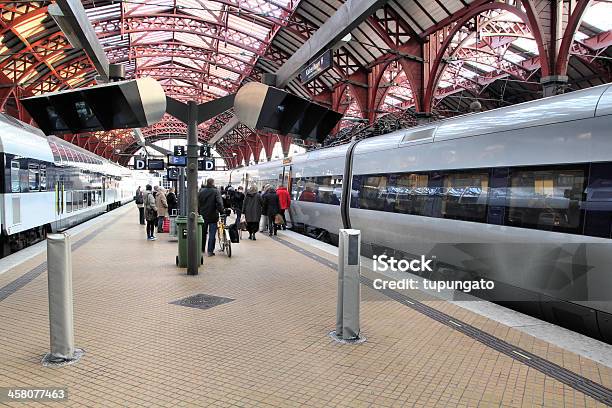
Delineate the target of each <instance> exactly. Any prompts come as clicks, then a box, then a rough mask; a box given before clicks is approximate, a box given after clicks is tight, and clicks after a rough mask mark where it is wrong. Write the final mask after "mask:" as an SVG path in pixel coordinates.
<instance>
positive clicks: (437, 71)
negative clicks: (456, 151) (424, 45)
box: [423, 2, 542, 109]
mask: <svg viewBox="0 0 612 408" xmlns="http://www.w3.org/2000/svg"><path fill="white" fill-rule="evenodd" d="M488 10H504V11H507V12H510V13H512V14H514V15H516V16H517V17H519V18H520V19H521V20H522V21H523V22H524V23H526V24H528V25H529V27H530V29H531V30H532V33H534V29H533V27H532V25H531V23H530V21H529V18H528V16H527V14H526V13H524V12H523V11H521V10H520V9H518V8H516V7H514V6H511V5H509V4H507V3H498V2H493V3H485V4H481V5H479V6H478V7H474V8H473V9H471V10H470V12H469V13H467V14H465V15H464V16H463V17H462V18H460V19H459V20H457V22H456V24H455V25H454V26H453V27H452V28H450V30H448V32H447V33H446V36H445V38H444V40H443V41H442V44H441V45H440V47H439V48H438V50H437V53H436V56H435V58H434V61H433V64H432V65H431V70H430V80H429V82H428V83H427V86H426V88H425V94H424V100H423V104H424V105H425V107H426V108H427V109H430V108H431V106H432V101H433V97H434V92H435V90H436V88H437V87H438V83H439V82H440V77H441V75H442V71H443V69H444V66H443V64H442V60H443V58H444V55H445V54H446V50H447V49H448V48H449V46H450V45H451V42H452V41H453V38H454V37H455V34H457V32H459V30H460V29H461V28H462V27H463V26H464V25H465V24H466V23H467V22H468V21H469V20H470V19H471V18H473V17H475V16H478V15H479V14H481V13H483V12H485V11H488ZM535 35H536V33H534V37H535ZM536 41H537V40H536ZM540 58H542V55H540Z"/></svg>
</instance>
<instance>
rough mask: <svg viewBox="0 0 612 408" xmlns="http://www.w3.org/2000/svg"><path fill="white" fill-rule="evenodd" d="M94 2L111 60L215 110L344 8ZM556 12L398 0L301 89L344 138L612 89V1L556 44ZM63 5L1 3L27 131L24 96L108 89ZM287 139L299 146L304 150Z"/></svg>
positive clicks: (242, 142)
mask: <svg viewBox="0 0 612 408" xmlns="http://www.w3.org/2000/svg"><path fill="white" fill-rule="evenodd" d="M82 3H83V5H84V7H85V8H86V12H87V14H88V17H89V19H90V21H91V22H92V24H93V26H94V28H95V31H96V33H97V36H98V38H99V41H100V42H101V44H102V46H103V47H104V49H105V51H106V54H107V56H108V58H109V60H110V61H111V62H113V63H122V64H124V65H125V66H126V68H127V75H128V77H130V78H131V77H140V76H153V77H155V78H157V79H158V80H159V81H160V82H161V83H162V85H163V86H164V88H165V90H166V92H167V94H168V95H170V96H173V97H175V98H177V99H181V100H197V101H198V102H204V101H208V100H211V99H214V98H217V97H220V96H223V95H226V94H228V93H232V92H235V91H236V90H237V89H238V88H239V86H240V85H241V84H242V83H244V82H246V81H254V80H255V81H258V80H261V75H262V74H263V73H266V72H272V73H274V72H276V70H277V69H278V68H279V67H280V66H281V65H282V64H283V63H284V62H285V61H286V60H287V59H288V58H289V57H290V56H291V55H293V54H294V53H295V52H296V50H297V49H299V48H300V47H301V46H302V45H303V44H304V43H305V42H306V41H308V39H309V38H310V37H311V35H312V34H313V33H314V32H315V31H316V30H317V29H318V28H319V27H320V26H321V25H322V24H323V23H324V22H325V21H326V20H327V19H328V18H329V17H330V16H331V15H332V14H333V13H334V12H335V11H336V10H337V9H338V8H339V7H340V6H341V5H342V3H343V2H342V1H338V0H301V1H300V0H273V1H263V0H217V1H212V0H210V1H209V0H124V1H110V0H85V1H83V2H82ZM551 3H553V2H550V1H548V0H522V1H519V0H508V1H503V2H497V1H490V0H390V1H388V2H387V3H386V4H385V5H384V6H383V7H382V8H380V9H378V10H377V11H376V12H375V13H374V14H373V15H372V16H371V17H369V18H368V19H367V20H366V21H364V22H363V23H361V24H360V25H359V26H357V27H356V28H354V30H353V31H352V33H351V39H350V41H349V42H348V43H346V44H344V45H343V46H342V47H340V48H339V49H337V50H336V51H335V52H334V68H333V69H331V70H329V71H327V72H326V73H324V74H323V75H321V76H319V77H318V78H317V79H315V80H314V81H312V82H310V83H308V84H302V83H300V81H299V79H295V80H293V81H292V82H291V83H290V84H289V85H288V89H289V90H290V91H291V92H293V93H296V94H298V95H301V96H303V97H306V98H312V99H315V100H317V101H319V102H320V103H323V104H327V105H330V106H331V107H332V108H334V109H336V110H339V111H341V112H342V113H344V114H345V117H346V120H343V121H342V122H341V124H340V126H339V129H338V130H340V129H343V128H351V127H354V126H364V123H365V124H372V123H375V122H376V121H378V120H381V119H384V117H385V116H386V115H389V114H393V115H395V116H398V115H399V116H402V115H404V116H406V115H408V116H410V115H414V114H415V113H426V114H430V115H434V116H435V117H447V116H451V115H455V114H460V113H465V112H467V111H468V110H469V106H470V104H471V103H472V102H473V101H474V100H478V101H479V102H480V103H481V105H482V108H483V109H491V108H495V107H499V106H505V105H508V104H513V103H518V102H522V101H526V100H530V99H534V98H538V97H541V96H542V87H541V86H540V84H539V82H540V79H541V78H542V77H543V76H547V75H555V74H559V72H561V73H562V74H565V75H567V76H568V77H569V82H568V84H567V87H568V88H569V89H570V90H572V89H580V88H585V87H589V86H594V85H598V84H602V83H606V82H609V81H610V79H611V65H610V58H612V55H610V54H611V51H610V49H609V45H610V44H612V22H611V21H612V20H611V19H610V15H612V4H611V3H610V2H608V1H584V2H582V1H581V0H577V1H576V0H572V1H566V2H563V4H564V7H565V9H564V10H562V11H561V12H560V14H557V15H559V16H562V17H561V18H563V21H564V29H565V28H566V27H567V29H566V30H565V31H562V32H561V33H560V34H559V35H558V36H557V38H556V40H555V38H553V37H551V36H550V35H547V32H549V31H550V30H549V28H550V27H549V26H548V25H550V21H549V20H550V19H549V18H548V14H551V13H552V14H551V15H554V13H555V11H554V10H552V11H551V10H548V9H546V4H548V5H549V7H550V4H551ZM49 4H50V2H47V1H32V2H29V1H13V2H11V1H4V2H1V3H0V30H1V31H0V110H2V111H6V112H8V113H10V114H12V115H14V116H16V117H19V118H20V119H22V120H26V121H27V120H28V119H29V118H28V117H27V113H26V112H24V111H23V109H22V108H21V106H20V104H19V102H18V100H19V98H21V97H25V96H30V95H34V94H40V93H44V92H50V91H57V90H62V89H68V88H73V87H82V86H88V85H92V84H94V83H95V76H96V72H95V69H94V67H93V65H92V63H91V61H90V59H89V57H88V56H87V55H85V54H84V53H83V51H81V50H76V49H74V48H72V46H71V45H70V43H69V42H68V41H67V39H66V38H65V37H64V35H63V33H62V32H61V31H60V29H59V27H58V26H57V25H56V24H55V22H54V20H53V19H52V18H51V17H50V16H49V15H48V13H47V6H48V5H49ZM578 12H580V13H578ZM578 14H579V15H578ZM568 33H570V35H571V36H573V41H570V46H569V47H568V55H567V60H568V63H567V64H566V66H563V64H562V63H557V60H556V59H555V58H557V56H555V55H551V54H550V50H551V47H550V44H551V43H554V42H555V41H557V42H558V43H561V42H562V41H563V38H564V36H567V35H568ZM553 48H554V47H553ZM561 49H563V46H561ZM542 52H544V53H545V55H546V57H545V58H542V55H541V54H542ZM552 52H553V53H554V52H555V51H552ZM561 54H563V53H562V52H561ZM543 61H544V65H545V66H544V67H542V62H543ZM559 68H560V70H559ZM430 76H431V78H429V77H430ZM230 117H231V114H229V113H228V114H224V115H220V116H218V117H217V118H216V119H213V120H210V121H209V122H207V123H205V124H203V125H202V126H201V127H200V129H199V130H200V138H201V139H202V140H206V139H210V138H211V137H212V136H213V135H214V134H215V133H216V132H217V131H218V130H219V129H220V128H221V127H222V126H223V125H224V124H225V122H226V121H227V120H228V119H229V118H230ZM356 124H358V125H356ZM143 133H144V135H145V137H147V138H148V139H149V140H159V139H164V138H168V137H176V136H177V135H184V134H185V128H184V126H183V125H182V124H181V123H179V122H177V121H175V120H174V119H172V118H171V117H167V118H165V119H164V120H163V121H162V122H161V123H159V124H157V125H156V126H153V127H151V128H148V129H143ZM63 137H64V138H65V139H67V140H69V141H71V142H73V143H75V144H78V145H79V146H81V147H85V148H87V149H89V150H91V151H94V152H95V153H97V154H101V155H103V156H105V157H108V158H111V159H114V160H118V161H125V159H126V157H127V156H126V154H129V153H132V152H134V151H136V150H137V148H138V146H137V145H136V144H135V141H134V138H133V137H132V135H131V132H129V131H122V132H106V133H94V134H85V135H65V136H63ZM277 140H278V138H277V137H276V136H275V135H264V134H256V133H253V132H252V131H251V130H250V129H248V128H245V127H244V126H239V127H237V128H236V129H234V130H233V131H232V132H230V134H228V135H227V136H226V137H225V138H224V140H223V141H222V142H221V143H219V145H218V147H219V149H220V150H222V153H224V154H226V155H227V157H236V158H235V159H232V160H230V161H229V162H228V165H230V166H236V165H240V164H242V163H248V162H249V161H252V160H255V161H256V160H258V159H259V156H260V154H261V152H262V150H263V151H264V152H265V155H266V156H268V157H270V154H271V150H272V147H273V145H274V143H275V142H276V141H277ZM280 141H281V143H282V145H283V148H284V149H285V148H287V149H288V146H289V142H290V141H289V140H287V139H283V138H281V140H280Z"/></svg>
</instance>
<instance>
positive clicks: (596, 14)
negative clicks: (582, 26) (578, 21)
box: [582, 1, 612, 31]
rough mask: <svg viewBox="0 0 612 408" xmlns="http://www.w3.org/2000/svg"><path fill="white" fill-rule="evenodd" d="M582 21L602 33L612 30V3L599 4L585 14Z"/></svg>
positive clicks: (592, 6) (588, 9)
mask: <svg viewBox="0 0 612 408" xmlns="http://www.w3.org/2000/svg"><path fill="white" fill-rule="evenodd" d="M582 21H583V22H585V23H587V24H589V25H592V26H593V27H595V28H597V29H598V30H601V31H609V30H612V3H609V2H603V1H602V2H598V3H594V4H592V5H591V6H590V7H589V8H587V9H586V11H585V12H584V16H583V17H582Z"/></svg>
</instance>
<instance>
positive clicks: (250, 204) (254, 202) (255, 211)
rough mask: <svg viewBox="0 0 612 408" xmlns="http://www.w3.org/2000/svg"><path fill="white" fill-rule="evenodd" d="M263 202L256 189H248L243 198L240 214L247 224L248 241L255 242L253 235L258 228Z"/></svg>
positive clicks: (252, 187) (253, 187)
mask: <svg viewBox="0 0 612 408" xmlns="http://www.w3.org/2000/svg"><path fill="white" fill-rule="evenodd" d="M262 205H263V200H262V198H261V195H260V194H259V193H258V192H257V187H255V186H251V187H249V191H248V192H247V193H246V196H244V200H243V203H242V213H243V214H244V218H245V220H246V223H247V230H248V231H249V239H251V240H253V241H255V233H257V229H258V228H259V220H260V219H261V212H262Z"/></svg>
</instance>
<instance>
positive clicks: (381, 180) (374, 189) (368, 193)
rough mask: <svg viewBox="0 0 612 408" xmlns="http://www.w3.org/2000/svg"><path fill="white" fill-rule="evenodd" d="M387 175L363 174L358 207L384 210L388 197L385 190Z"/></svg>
mask: <svg viewBox="0 0 612 408" xmlns="http://www.w3.org/2000/svg"><path fill="white" fill-rule="evenodd" d="M387 180H388V176H387V175H376V176H365V177H363V181H362V184H361V191H360V194H359V208H363V209H366V210H378V211H385V206H386V203H387V200H388V199H389V198H390V197H389V194H388V190H387Z"/></svg>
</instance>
